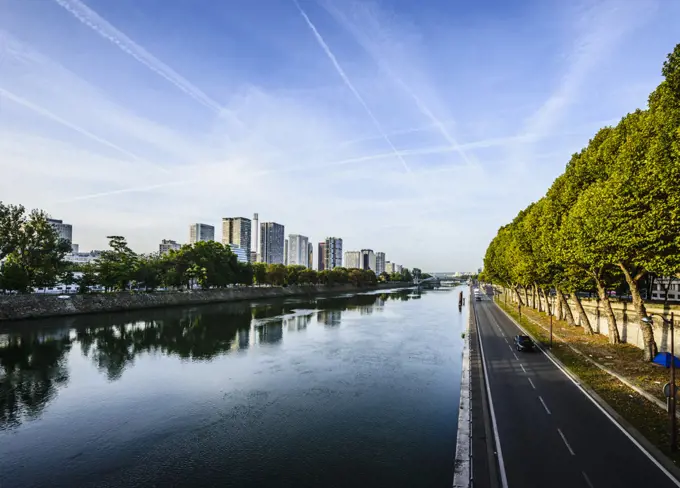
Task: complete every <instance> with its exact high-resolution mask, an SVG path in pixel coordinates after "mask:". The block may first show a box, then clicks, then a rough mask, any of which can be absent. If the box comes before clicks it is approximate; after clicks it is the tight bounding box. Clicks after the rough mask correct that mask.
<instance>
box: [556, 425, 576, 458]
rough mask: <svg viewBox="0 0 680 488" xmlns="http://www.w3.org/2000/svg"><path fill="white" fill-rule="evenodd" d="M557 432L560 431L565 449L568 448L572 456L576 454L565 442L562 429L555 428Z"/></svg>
mask: <svg viewBox="0 0 680 488" xmlns="http://www.w3.org/2000/svg"><path fill="white" fill-rule="evenodd" d="M557 432H559V433H560V437H561V438H562V440H563V441H564V445H565V446H567V449H569V452H570V453H571V455H572V456H576V454H575V453H574V450H573V449H572V448H571V446H570V445H569V443H568V442H567V438H566V437H564V434H563V433H562V431H561V430H560V429H557Z"/></svg>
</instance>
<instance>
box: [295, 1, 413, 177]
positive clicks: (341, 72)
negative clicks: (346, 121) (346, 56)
mask: <svg viewBox="0 0 680 488" xmlns="http://www.w3.org/2000/svg"><path fill="white" fill-rule="evenodd" d="M293 3H294V4H295V6H296V7H297V9H298V10H299V11H300V15H302V17H303V18H304V19H305V22H306V23H307V26H308V27H309V28H310V29H311V30H312V32H313V33H314V37H316V40H317V41H318V43H319V45H320V46H321V49H323V50H324V52H325V53H326V56H328V59H330V60H331V62H332V63H333V66H335V70H336V71H337V72H338V74H339V75H340V77H341V78H342V81H344V82H345V85H347V88H349V89H350V91H351V92H352V93H353V94H354V96H355V97H356V99H357V100H358V101H359V103H360V104H361V106H362V107H364V110H366V113H367V114H368V116H369V117H370V118H371V120H372V121H373V125H375V128H376V129H378V132H380V135H381V136H382V137H383V139H385V141H386V142H387V144H388V145H389V146H390V148H391V149H392V151H393V152H394V155H395V156H396V157H397V158H398V159H399V161H401V164H402V165H403V166H404V169H405V170H406V171H408V172H410V171H411V168H409V166H408V164H406V160H405V159H404V158H403V156H402V155H401V154H399V151H398V150H397V148H396V147H395V145H394V144H393V143H392V140H391V139H390V138H389V136H388V135H387V133H386V132H385V131H384V130H383V128H382V126H381V125H380V122H378V119H376V118H375V115H373V112H372V111H371V109H370V108H369V107H368V105H367V104H366V102H365V101H364V99H363V97H362V96H361V95H360V94H359V92H358V91H357V89H356V88H354V85H353V84H352V82H351V81H350V80H349V78H348V77H347V75H346V74H345V71H344V70H343V69H342V67H341V66H340V63H338V60H337V59H336V57H335V55H334V54H333V52H332V51H331V50H330V48H329V47H328V44H326V41H324V39H323V37H321V34H319V31H318V30H317V29H316V26H315V25H314V24H313V23H312V21H311V20H310V19H309V17H308V16H307V14H306V13H305V11H304V10H302V7H300V4H299V3H298V1H297V0H293Z"/></svg>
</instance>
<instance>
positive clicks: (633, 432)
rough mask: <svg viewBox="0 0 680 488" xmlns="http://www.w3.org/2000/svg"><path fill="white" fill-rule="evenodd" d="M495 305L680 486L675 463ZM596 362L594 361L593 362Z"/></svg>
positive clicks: (678, 470)
mask: <svg viewBox="0 0 680 488" xmlns="http://www.w3.org/2000/svg"><path fill="white" fill-rule="evenodd" d="M494 305H495V306H496V307H497V308H498V309H499V310H500V311H501V312H503V313H504V314H505V315H506V317H508V319H510V320H511V321H512V323H514V324H515V325H516V326H517V328H519V329H520V330H521V331H522V332H523V333H524V334H526V335H528V336H529V337H531V339H532V340H533V341H534V342H535V343H536V346H537V347H538V348H539V349H540V350H541V352H542V353H543V354H545V355H546V356H547V357H548V358H549V359H550V360H551V361H553V362H554V363H555V364H556V365H558V367H559V368H560V369H561V370H562V372H563V373H564V374H566V375H567V376H568V377H569V378H570V379H571V380H572V381H573V382H574V383H575V384H576V385H577V386H578V387H579V388H580V389H581V390H582V391H583V393H585V394H586V395H587V396H589V397H590V398H591V400H592V401H593V402H595V403H596V404H597V405H598V406H599V407H600V408H601V409H602V410H603V411H605V412H606V413H607V414H608V415H609V416H610V418H611V419H612V420H613V421H614V423H615V424H617V425H618V427H619V428H620V429H621V430H623V431H624V432H626V433H627V434H628V435H629V436H630V438H632V439H634V440H635V441H636V442H637V443H638V445H639V447H642V450H643V451H647V452H646V454H647V455H648V456H650V457H652V458H653V459H654V460H656V462H657V463H658V464H659V465H661V466H662V467H663V468H664V469H665V470H666V471H667V472H668V473H669V474H670V475H671V476H670V477H671V478H674V479H673V481H674V482H675V484H676V485H677V486H680V481H679V480H680V468H678V467H677V466H676V465H675V464H674V463H673V461H671V460H670V459H669V458H668V457H667V456H666V455H665V454H664V453H663V452H661V450H660V449H659V448H658V447H656V446H655V445H654V444H652V443H651V442H649V441H648V440H647V438H646V437H645V436H644V435H642V434H641V433H640V431H639V430H637V429H636V428H635V427H633V426H632V425H631V424H630V423H629V422H628V421H627V420H626V419H625V418H623V417H622V416H621V415H620V414H619V413H618V412H617V411H616V410H614V409H613V408H612V407H611V406H610V405H609V404H608V403H607V402H606V401H605V400H604V399H603V398H602V397H601V396H600V395H598V394H597V393H596V392H595V391H594V390H593V389H592V388H590V387H589V386H588V385H586V384H584V383H583V382H582V381H581V379H580V378H579V377H578V376H576V375H575V374H574V373H572V372H571V371H569V369H568V368H567V366H565V365H564V363H562V361H560V360H559V359H557V358H556V357H555V355H554V354H553V353H552V352H550V351H548V350H546V349H544V348H543V347H541V346H540V345H539V344H540V343H539V341H537V340H536V338H535V337H534V336H533V334H530V333H529V332H528V331H527V330H526V329H525V328H524V327H522V326H521V325H520V324H518V323H517V321H516V320H515V319H514V318H513V317H512V316H511V315H510V314H509V313H508V312H506V311H505V310H504V309H503V308H502V307H500V306H499V305H498V304H497V303H495V302H494ZM593 362H594V361H593Z"/></svg>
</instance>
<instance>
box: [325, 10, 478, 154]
mask: <svg viewBox="0 0 680 488" xmlns="http://www.w3.org/2000/svg"><path fill="white" fill-rule="evenodd" d="M322 5H323V7H324V8H325V9H326V10H327V11H328V12H329V13H330V14H331V15H333V16H334V17H335V18H336V20H338V21H339V22H340V23H341V24H343V25H344V26H345V28H346V29H347V30H348V31H349V32H350V33H351V34H352V35H353V36H354V38H355V40H356V41H357V42H358V43H359V44H360V45H361V46H362V47H363V48H364V50H365V51H366V52H367V53H368V54H369V55H370V56H371V57H372V58H373V59H374V60H375V62H376V63H377V64H378V66H379V67H380V68H381V69H383V70H384V71H385V72H386V73H387V75H388V76H389V77H391V78H392V80H393V81H394V82H395V83H396V84H397V85H399V86H400V87H401V88H402V90H404V91H405V92H406V93H407V94H408V95H409V96H410V97H411V98H412V99H413V101H414V102H415V104H416V106H417V107H418V110H419V111H420V113H422V114H423V115H425V117H427V118H428V119H430V122H432V124H433V125H434V126H435V127H436V128H437V129H438V130H439V132H440V133H441V134H442V136H444V139H446V141H447V142H448V143H449V144H451V146H452V147H457V148H461V145H460V144H458V141H457V140H456V139H455V138H454V137H453V136H452V135H451V133H450V132H449V131H448V130H447V129H446V127H445V126H444V124H443V123H442V121H441V120H439V119H438V118H437V117H436V116H435V115H434V113H433V112H432V110H430V108H429V107H428V106H427V105H426V104H425V103H424V102H423V101H422V100H421V99H420V97H419V96H418V95H416V93H415V91H414V90H413V89H412V88H411V87H410V86H409V85H408V84H406V82H404V80H402V79H401V77H399V76H397V75H396V74H395V73H394V72H393V71H392V69H391V68H390V67H389V66H388V65H387V63H386V62H385V61H384V59H382V57H380V56H378V54H377V53H376V47H375V46H374V45H372V44H371V42H369V41H368V40H367V38H366V36H365V35H362V33H360V32H359V31H358V29H357V28H356V27H355V26H353V25H352V24H351V23H350V22H349V20H347V18H346V17H345V15H344V14H343V13H342V12H340V11H339V10H338V9H337V8H336V7H335V6H334V5H332V4H330V3H329V2H323V3H322ZM373 20H374V23H376V24H377V21H375V19H373ZM457 152H458V154H460V156H461V157H462V158H463V160H464V161H465V163H466V164H468V165H472V162H471V161H470V158H469V156H468V155H467V154H466V153H465V151H464V150H462V149H459V150H458V151H457Z"/></svg>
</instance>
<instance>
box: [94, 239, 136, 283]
mask: <svg viewBox="0 0 680 488" xmlns="http://www.w3.org/2000/svg"><path fill="white" fill-rule="evenodd" d="M107 239H109V247H110V248H111V250H109V251H104V252H102V254H101V256H100V257H99V259H98V260H97V265H96V267H97V274H98V276H99V280H100V283H101V284H102V285H103V286H104V288H106V289H107V290H127V289H128V288H129V285H130V282H131V281H133V280H134V278H135V270H136V269H137V261H138V256H137V255H136V254H135V253H134V252H133V251H132V249H130V248H129V247H128V244H127V241H126V240H125V238H124V237H122V236H108V237H107Z"/></svg>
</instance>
